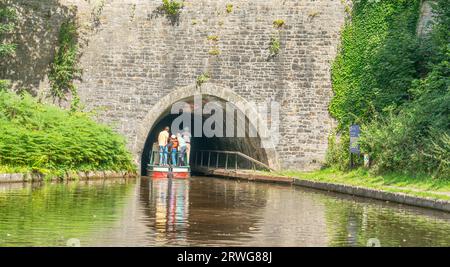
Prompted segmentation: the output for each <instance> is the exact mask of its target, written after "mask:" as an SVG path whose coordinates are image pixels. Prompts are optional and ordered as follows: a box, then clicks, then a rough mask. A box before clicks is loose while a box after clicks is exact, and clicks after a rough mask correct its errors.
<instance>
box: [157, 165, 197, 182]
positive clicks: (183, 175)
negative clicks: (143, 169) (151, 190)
mask: <svg viewBox="0 0 450 267" xmlns="http://www.w3.org/2000/svg"><path fill="white" fill-rule="evenodd" d="M148 173H149V176H150V177H152V178H154V179H161V178H174V179H188V178H189V177H190V176H191V173H190V170H189V167H159V166H149V168H148Z"/></svg>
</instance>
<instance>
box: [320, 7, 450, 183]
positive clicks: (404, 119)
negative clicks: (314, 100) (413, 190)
mask: <svg viewBox="0 0 450 267" xmlns="http://www.w3.org/2000/svg"><path fill="white" fill-rule="evenodd" d="M421 2H422V1H420V0H384V1H370V0H359V1H354V2H353V10H352V14H351V19H349V20H348V21H347V22H346V25H345V28H344V29H343V31H342V35H341V38H342V40H341V47H340V49H339V53H338V56H337V57H336V59H335V61H334V63H333V66H332V83H333V91H334V96H333V99H332V101H331V104H330V106H329V110H330V113H331V114H332V115H333V116H334V117H335V118H336V119H337V121H338V123H339V126H338V131H339V133H340V135H341V137H340V141H339V142H336V143H335V142H334V140H333V142H330V144H331V145H330V147H329V152H328V154H329V156H328V159H329V161H328V163H329V164H330V165H334V166H337V167H339V168H341V169H345V168H347V166H348V159H349V156H348V155H349V150H348V142H349V138H348V127H349V125H351V124H353V123H357V124H360V125H361V126H362V135H361V139H360V145H361V149H362V151H363V152H364V153H368V154H369V155H370V157H371V159H372V168H373V169H374V170H376V171H378V172H392V171H394V172H397V171H400V172H408V173H411V174H413V173H414V174H420V173H427V174H431V175H434V176H438V177H447V178H450V177H449V173H450V152H449V151H450V142H449V141H450V138H449V136H450V121H449V118H450V108H449V105H448V103H449V102H450V90H449V88H450V86H449V85H450V78H449V77H450V75H449V69H450V68H449V63H448V62H449V61H450V60H449V56H450V53H449V46H448V43H449V34H450V33H449V31H448V29H449V27H450V25H449V21H450V8H449V6H448V0H436V1H435V2H436V5H435V7H434V13H435V14H436V18H435V20H436V23H435V25H434V27H433V30H432V32H431V34H430V36H429V37H427V38H422V37H421V36H418V35H417V34H416V31H417V29H416V28H417V25H418V19H419V14H420V5H421Z"/></svg>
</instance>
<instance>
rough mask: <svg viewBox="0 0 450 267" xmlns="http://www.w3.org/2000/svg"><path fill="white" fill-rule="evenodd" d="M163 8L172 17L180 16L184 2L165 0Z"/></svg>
mask: <svg viewBox="0 0 450 267" xmlns="http://www.w3.org/2000/svg"><path fill="white" fill-rule="evenodd" d="M162 2H163V3H162V6H161V9H162V10H163V11H164V12H165V13H166V14H167V15H168V16H170V17H176V16H179V14H180V12H181V9H182V8H183V3H182V2H179V1H176V0H163V1H162Z"/></svg>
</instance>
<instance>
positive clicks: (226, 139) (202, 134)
mask: <svg viewBox="0 0 450 267" xmlns="http://www.w3.org/2000/svg"><path fill="white" fill-rule="evenodd" d="M195 97H197V98H196V99H195ZM198 97H199V96H190V97H188V98H184V99H181V100H179V101H177V102H176V103H173V104H172V105H170V106H169V107H168V108H167V109H166V110H164V112H162V113H161V114H160V115H159V117H158V119H157V120H156V121H155V123H154V124H153V126H152V127H151V130H150V131H149V134H148V136H147V139H146V141H145V145H144V149H143V150H142V151H143V152H142V156H141V164H140V165H141V175H144V176H145V175H146V174H147V171H146V166H147V164H148V163H149V161H150V153H151V150H152V147H153V144H154V143H156V142H157V138H158V134H159V133H160V132H161V131H162V130H163V129H164V127H166V126H169V127H170V128H171V129H170V134H176V133H177V132H180V131H182V130H183V129H184V128H185V127H188V128H189V130H190V132H191V135H192V139H191V160H190V163H191V165H193V164H194V161H195V160H196V153H197V152H198V151H200V150H221V151H239V152H242V153H244V154H246V155H248V156H250V157H252V158H254V159H256V160H258V161H261V162H263V163H265V164H268V165H273V164H272V163H271V161H270V160H269V157H270V155H269V154H268V153H267V148H263V147H262V143H261V138H260V136H259V132H258V131H257V129H256V127H255V125H254V121H255V120H254V118H253V119H249V116H247V115H246V114H245V112H243V111H242V110H240V109H239V108H237V107H236V105H234V104H232V103H231V102H228V101H226V100H225V99H222V98H219V97H216V96H211V95H201V97H200V98H198ZM199 99H200V100H201V102H198V101H197V100H199ZM175 105H178V106H176V107H175ZM172 107H175V108H174V109H173V110H172ZM174 111H175V112H174ZM180 115H182V116H185V117H184V118H185V119H184V121H182V117H180ZM181 121H182V122H181ZM174 122H175V123H174ZM242 126H244V128H242ZM230 127H231V128H230ZM209 130H212V132H211V131H209ZM212 134H213V136H211V135H212ZM248 164H249V163H248V162H239V166H240V167H249V166H247V165H248Z"/></svg>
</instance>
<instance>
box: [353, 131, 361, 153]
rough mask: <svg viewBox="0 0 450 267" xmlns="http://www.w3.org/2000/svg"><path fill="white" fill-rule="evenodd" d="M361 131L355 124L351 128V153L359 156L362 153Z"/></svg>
mask: <svg viewBox="0 0 450 267" xmlns="http://www.w3.org/2000/svg"><path fill="white" fill-rule="evenodd" d="M360 132H361V130H360V128H359V125H357V124H353V125H351V126H350V153H353V154H358V155H359V153H360V150H359V144H358V140H359V134H360Z"/></svg>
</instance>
